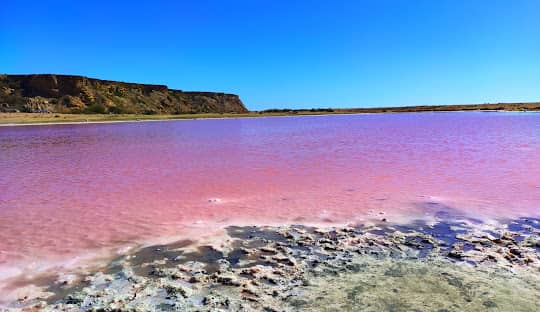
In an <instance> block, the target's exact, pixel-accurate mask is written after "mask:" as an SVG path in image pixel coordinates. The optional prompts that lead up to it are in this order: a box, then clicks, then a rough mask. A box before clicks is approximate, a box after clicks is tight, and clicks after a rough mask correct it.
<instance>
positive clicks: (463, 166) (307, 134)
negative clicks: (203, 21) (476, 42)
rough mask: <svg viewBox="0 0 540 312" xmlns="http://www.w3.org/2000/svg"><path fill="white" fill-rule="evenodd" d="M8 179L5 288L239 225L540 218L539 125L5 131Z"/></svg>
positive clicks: (406, 119) (0, 195) (160, 125)
mask: <svg viewBox="0 0 540 312" xmlns="http://www.w3.org/2000/svg"><path fill="white" fill-rule="evenodd" d="M0 170H1V174H0V279H1V278H2V275H3V276H4V277H5V278H7V277H9V276H14V274H15V273H17V272H19V273H20V272H21V271H23V270H31V269H32V268H39V267H40V265H41V264H44V263H50V261H53V260H60V259H76V258H77V257H78V256H80V255H81V254H92V253H93V252H96V253H97V252H98V251H99V250H105V249H107V248H109V247H113V248H117V247H122V246H129V245H130V244H136V243H140V242H144V241H148V240H150V241H151V240H152V239H156V238H163V237H168V236H170V237H172V236H182V235H185V236H190V237H191V238H196V235H198V234H194V233H201V232H207V233H209V232H212V231H213V230H215V229H218V228H221V227H223V226H226V225H228V224H276V223H277V224H279V223H343V222H351V223H354V222H363V221H365V220H368V219H371V218H381V216H383V214H384V217H385V218H387V219H388V220H389V221H393V220H403V219H404V218H417V217H420V216H421V215H423V214H429V213H430V211H429V210H427V211H426V208H425V207H426V206H425V205H424V204H425V203H426V202H430V203H434V202H435V203H439V204H441V205H446V206H449V207H452V208H453V209H456V210H457V211H460V212H462V213H464V214H468V215H471V216H475V217H479V218H494V219H497V218H513V217H518V216H538V215H539V214H540V114H521V113H422V114H388V115H385V114H382V115H347V116H317V117H315V116H313V117H284V118H254V119H222V120H192V121H164V122H134V123H116V124H85V125H51V126H24V127H3V128H0ZM30 264H31V265H30ZM25 265H26V267H25ZM17 268H19V270H18V271H17ZM1 273H3V274H1Z"/></svg>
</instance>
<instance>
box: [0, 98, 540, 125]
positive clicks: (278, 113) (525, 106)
mask: <svg viewBox="0 0 540 312" xmlns="http://www.w3.org/2000/svg"><path fill="white" fill-rule="evenodd" d="M420 112H425V113H429V112H540V102H535V103H510V104H508V103H501V104H472V105H440V106H406V107H386V108H351V109H340V108H336V109H273V110H266V111H261V112H248V113H202V114H179V115H142V114H56V113H48V114H42V113H0V127H2V126H23V125H55V124H95V123H116V122H137V121H165V120H196V119H225V118H258V117H287V116H291V117H292V116H321V115H347V114H349V115H350V114H382V113H420Z"/></svg>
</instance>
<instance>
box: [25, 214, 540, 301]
mask: <svg viewBox="0 0 540 312" xmlns="http://www.w3.org/2000/svg"><path fill="white" fill-rule="evenodd" d="M512 224H513V223H512ZM441 234H444V235H441ZM451 234H453V236H454V237H453V238H452V239H450V238H449V237H450V235H451ZM539 234H540V233H539V232H538V231H537V230H536V228H532V229H531V227H530V226H529V225H528V224H522V226H515V225H513V226H512V230H510V229H509V226H508V224H476V223H467V222H465V221H464V222H461V221H455V220H452V221H451V222H450V221H449V222H446V221H441V222H439V223H437V224H426V223H423V222H421V221H418V222H415V223H412V224H408V225H396V224H389V223H382V224H378V225H377V224H376V225H358V226H356V227H332V228H315V227H309V226H302V225H291V226H281V227H249V226H248V227H229V228H228V236H229V237H228V238H227V240H226V243H221V244H220V245H219V247H217V246H214V247H212V246H194V245H193V244H192V242H189V241H182V242H178V243H176V244H170V245H160V246H153V247H147V248H143V249H140V250H139V251H137V252H135V253H132V254H129V255H126V256H124V257H123V258H121V259H117V260H115V261H114V264H112V265H111V268H109V269H107V270H105V271H103V272H97V273H94V274H91V275H88V276H86V278H85V279H84V282H83V283H84V284H83V285H82V286H81V285H71V284H67V285H64V284H61V285H55V286H52V287H50V288H49V289H47V290H46V292H49V293H55V292H58V290H59V289H61V290H62V292H63V293H64V294H65V295H63V296H62V297H58V296H52V297H50V299H47V298H42V299H32V300H27V301H26V302H25V301H24V300H23V301H21V304H23V305H24V306H26V307H37V308H39V309H43V310H45V311H87V310H107V311H108V310H115V309H116V310H122V311H124V310H130V311H131V310H133V311H139V310H140V311H304V310H305V311H320V310H325V309H330V310H347V311H387V310H392V311H415V310H421V311H437V310H447V311H463V310H468V311H473V310H474V311H477V310H485V309H502V310H507V309H509V308H512V307H514V306H515V305H516V304H517V305H519V308H520V310H522V311H534V308H535V307H536V306H537V304H539V303H540V302H538V298H537V293H538V292H539V291H540V289H539V288H538V287H539V286H538V285H540V253H539V252H538V250H537V249H535V246H537V245H536V244H537V243H538V237H539ZM438 237H439V238H438ZM518 237H519V238H520V239H517V238H518ZM441 238H442V239H441ZM113 267H114V268H113ZM535 300H536V301H535Z"/></svg>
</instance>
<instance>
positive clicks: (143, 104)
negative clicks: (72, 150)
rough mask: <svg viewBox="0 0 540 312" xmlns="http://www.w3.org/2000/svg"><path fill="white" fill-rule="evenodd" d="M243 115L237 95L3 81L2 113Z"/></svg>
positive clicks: (20, 78)
mask: <svg viewBox="0 0 540 312" xmlns="http://www.w3.org/2000/svg"><path fill="white" fill-rule="evenodd" d="M2 111H4V112H14V111H21V112H58V113H125V114H140V113H142V114H182V113H183V114H185V113H244V112H247V111H248V110H247V109H246V107H245V106H244V104H243V103H242V101H241V100H240V98H239V97H238V96H237V95H234V94H226V93H214V92H185V91H181V90H173V89H169V88H168V87H167V86H165V85H150V84H137V83H126V82H118V81H108V80H100V79H93V78H87V77H83V76H68V75H48V74H40V75H0V112H2Z"/></svg>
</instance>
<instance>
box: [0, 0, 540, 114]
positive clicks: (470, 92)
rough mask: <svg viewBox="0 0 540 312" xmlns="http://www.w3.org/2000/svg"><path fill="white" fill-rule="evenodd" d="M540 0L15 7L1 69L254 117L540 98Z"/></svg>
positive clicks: (2, 21)
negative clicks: (109, 85)
mask: <svg viewBox="0 0 540 312" xmlns="http://www.w3.org/2000/svg"><path fill="white" fill-rule="evenodd" d="M539 16H540V1H538V0H530V1H528V0H520V1H503V0H491V1H482V0H475V1H471V0H446V1H445V0H426V1H421V0H418V1H415V0H395V1H390V0H372V1H353V0H351V1H317V0H313V1H308V0H306V1H294V0H289V1H279V0H268V1H264V0H251V1H243V0H238V1H235V0H230V1H210V0H199V1H195V0H194V1H152V2H150V1H145V2H138V1H126V2H124V3H120V1H7V2H5V3H3V4H2V7H1V8H0V72H3V73H9V74H14V73H58V74H77V75H85V76H90V77H95V78H102V79H109V80H122V81H131V82H142V83H157V84H166V85H168V86H169V87H171V88H176V89H182V90H204V91H223V92H230V93H236V94H239V95H240V96H241V98H242V100H243V101H244V103H245V104H246V105H247V106H248V107H249V108H250V109H252V110H259V109H266V108H278V107H281V108H283V107H290V108H311V107H371V106H394V105H395V106H401V105H417V104H450V103H485V102H510V101H540V25H539V24H538V19H539Z"/></svg>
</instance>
